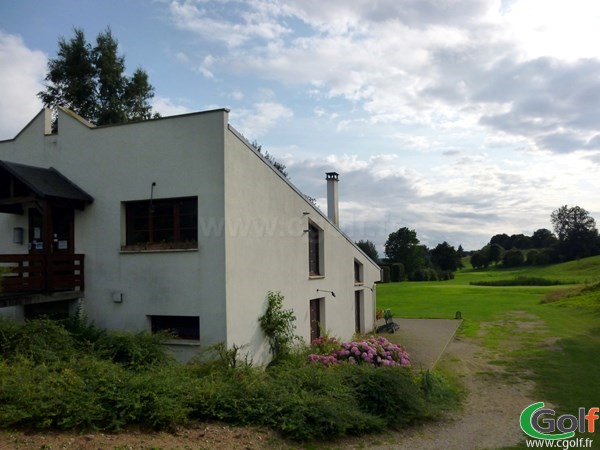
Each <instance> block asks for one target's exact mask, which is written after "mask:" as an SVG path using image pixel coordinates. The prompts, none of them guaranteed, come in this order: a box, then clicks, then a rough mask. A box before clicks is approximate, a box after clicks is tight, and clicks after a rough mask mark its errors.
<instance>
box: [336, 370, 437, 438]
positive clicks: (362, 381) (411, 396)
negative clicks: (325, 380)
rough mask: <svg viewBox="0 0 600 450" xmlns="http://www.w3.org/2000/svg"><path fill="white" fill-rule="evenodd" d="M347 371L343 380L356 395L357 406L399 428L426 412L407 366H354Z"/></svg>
mask: <svg viewBox="0 0 600 450" xmlns="http://www.w3.org/2000/svg"><path fill="white" fill-rule="evenodd" d="M356 368H357V370H354V371H349V372H348V373H347V383H348V384H350V385H351V386H352V388H353V391H354V392H355V394H356V395H357V400H358V404H359V405H360V407H361V409H362V410H363V411H365V412H368V413H369V414H372V415H374V416H377V417H379V418H381V419H383V420H385V422H386V425H387V426H391V427H394V428H400V427H401V426H402V425H405V424H408V423H411V422H414V421H415V420H417V419H420V418H424V417H427V416H428V413H427V408H426V404H425V401H424V398H423V394H422V392H421V391H420V389H419V386H418V385H417V383H416V380H415V379H414V377H413V375H412V372H411V371H410V369H407V368H405V367H385V368H383V369H381V370H373V369H372V368H371V367H368V366H366V367H360V366H357V367H356Z"/></svg>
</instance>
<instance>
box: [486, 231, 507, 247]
mask: <svg viewBox="0 0 600 450" xmlns="http://www.w3.org/2000/svg"><path fill="white" fill-rule="evenodd" d="M494 244H497V245H499V246H500V247H502V248H503V249H505V250H509V249H510V248H511V247H512V245H511V241H510V237H509V236H508V234H506V233H502V234H496V235H494V236H492V239H490V245H494Z"/></svg>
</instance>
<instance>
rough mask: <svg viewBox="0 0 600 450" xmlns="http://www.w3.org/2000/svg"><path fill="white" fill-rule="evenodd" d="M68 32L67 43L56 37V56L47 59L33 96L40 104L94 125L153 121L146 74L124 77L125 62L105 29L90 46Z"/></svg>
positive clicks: (81, 35)
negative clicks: (63, 109) (43, 84)
mask: <svg viewBox="0 0 600 450" xmlns="http://www.w3.org/2000/svg"><path fill="white" fill-rule="evenodd" d="M74 33H75V34H74V36H73V37H72V38H71V39H69V40H66V39H65V38H64V37H61V38H59V40H58V52H57V56H56V58H54V59H50V60H49V61H48V72H47V74H46V82H47V83H46V88H45V89H44V90H43V91H41V92H39V93H38V97H39V98H40V99H41V100H42V102H43V103H44V106H47V107H50V108H56V107H57V106H59V105H60V106H64V107H66V108H68V109H70V110H72V111H74V112H75V113H77V114H79V115H80V116H81V117H83V118H85V119H87V120H89V121H90V122H92V123H93V124H95V125H107V124H113V123H123V122H127V121H131V120H144V119H149V118H151V117H153V114H152V106H151V105H150V100H151V99H152V97H154V88H153V87H152V85H151V84H150V83H149V82H148V75H147V74H146V72H145V71H144V70H143V69H137V70H136V71H135V72H134V74H133V76H132V77H131V78H130V77H128V76H126V75H125V58H124V57H123V56H120V55H119V53H118V47H119V44H118V41H117V40H116V39H115V38H114V36H113V35H112V32H111V31H110V29H106V31H104V32H102V33H100V34H99V35H98V36H97V38H96V45H95V46H94V47H92V45H91V44H89V43H88V42H87V41H86V39H85V34H84V32H83V30H81V29H79V28H75V30H74ZM154 116H156V115H154Z"/></svg>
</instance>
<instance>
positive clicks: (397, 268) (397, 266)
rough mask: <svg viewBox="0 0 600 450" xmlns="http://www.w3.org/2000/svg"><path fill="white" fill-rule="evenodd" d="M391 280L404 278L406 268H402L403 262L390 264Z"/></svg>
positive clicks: (395, 280)
mask: <svg viewBox="0 0 600 450" xmlns="http://www.w3.org/2000/svg"><path fill="white" fill-rule="evenodd" d="M391 280H392V282H398V281H404V280H406V270H405V269H404V264H402V263H394V264H392V269H391Z"/></svg>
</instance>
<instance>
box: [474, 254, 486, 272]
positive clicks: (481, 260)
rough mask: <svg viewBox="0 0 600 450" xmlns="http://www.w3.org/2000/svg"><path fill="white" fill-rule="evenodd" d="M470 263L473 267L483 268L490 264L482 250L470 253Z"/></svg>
mask: <svg viewBox="0 0 600 450" xmlns="http://www.w3.org/2000/svg"><path fill="white" fill-rule="evenodd" d="M471 265H472V266H473V267H474V268H475V269H483V268H485V267H488V266H489V265H490V259H489V258H488V257H487V256H486V255H485V254H484V253H482V252H476V253H473V254H472V255H471Z"/></svg>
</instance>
